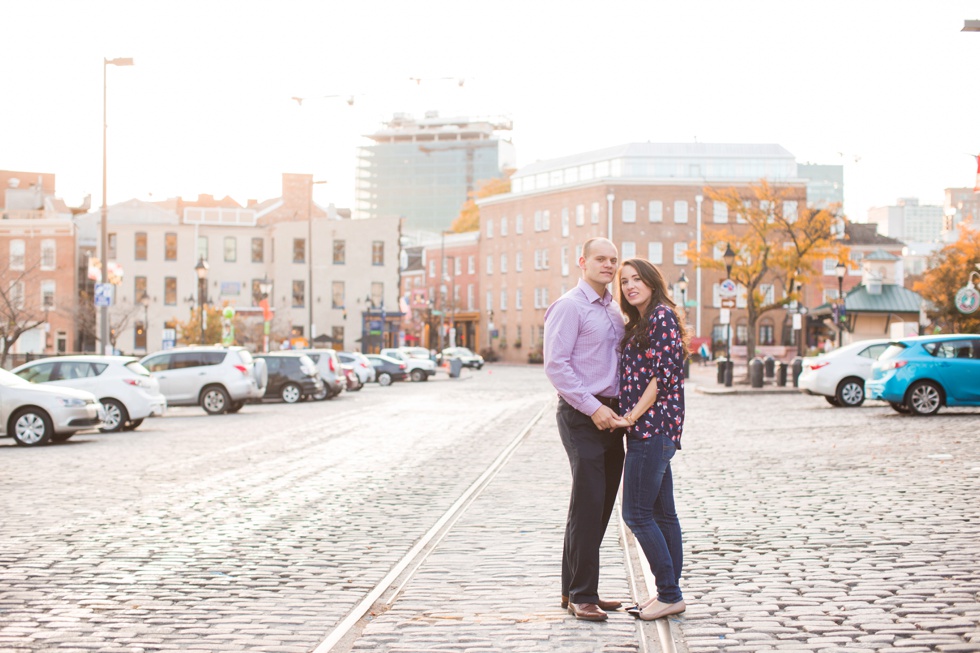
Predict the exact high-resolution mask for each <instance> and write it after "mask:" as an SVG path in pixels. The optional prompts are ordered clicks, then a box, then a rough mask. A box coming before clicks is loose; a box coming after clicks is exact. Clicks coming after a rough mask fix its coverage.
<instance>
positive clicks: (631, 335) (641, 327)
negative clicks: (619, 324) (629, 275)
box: [618, 258, 691, 358]
mask: <svg viewBox="0 0 980 653" xmlns="http://www.w3.org/2000/svg"><path fill="white" fill-rule="evenodd" d="M627 265H628V266H630V267H631V268H633V269H634V270H636V272H637V274H639V275H640V280H641V281H643V283H644V284H646V286H647V288H649V289H650V290H651V292H652V296H651V297H650V304H649V305H648V306H647V308H646V311H644V314H643V315H640V311H639V309H637V308H636V307H635V306H633V305H632V304H630V303H629V302H628V301H626V295H625V294H624V293H623V287H622V277H623V268H625V267H626V266H627ZM618 277H619V284H620V286H619V306H620V308H622V310H623V314H624V315H625V316H626V334H625V335H624V336H623V341H622V343H621V347H620V349H621V350H622V349H625V348H626V343H628V342H630V341H633V343H635V344H636V346H638V347H639V348H640V349H648V348H649V347H650V316H651V315H652V314H653V311H654V310H655V309H656V308H657V306H658V305H660V304H664V305H665V306H669V307H670V309H671V310H672V311H674V316H675V317H676V318H677V328H678V329H679V330H680V337H681V342H682V343H684V351H683V357H684V358H687V355H688V351H687V348H688V346H689V344H690V341H691V334H690V333H688V331H687V327H686V326H685V325H684V311H683V309H678V307H677V304H675V303H674V300H673V299H671V298H670V294H669V293H668V292H667V284H666V283H665V282H664V277H663V275H662V274H660V270H658V269H657V266H655V265H654V264H653V263H651V262H650V261H648V260H646V259H642V258H631V259H628V260H626V261H623V264H622V265H621V266H620V268H619V275H618Z"/></svg>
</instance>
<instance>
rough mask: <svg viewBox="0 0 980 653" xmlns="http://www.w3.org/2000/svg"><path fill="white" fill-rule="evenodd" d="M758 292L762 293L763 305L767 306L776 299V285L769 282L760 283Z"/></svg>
mask: <svg viewBox="0 0 980 653" xmlns="http://www.w3.org/2000/svg"><path fill="white" fill-rule="evenodd" d="M759 293H760V294H761V295H762V305H763V306H769V305H770V304H772V303H774V302H775V301H776V287H775V286H774V285H772V284H771V283H760V284H759Z"/></svg>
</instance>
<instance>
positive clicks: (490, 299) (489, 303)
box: [486, 290, 493, 311]
mask: <svg viewBox="0 0 980 653" xmlns="http://www.w3.org/2000/svg"><path fill="white" fill-rule="evenodd" d="M486 310H488V311H492V310H493V292H492V291H489V290H488V291H487V305H486Z"/></svg>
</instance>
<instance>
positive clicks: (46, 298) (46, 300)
mask: <svg viewBox="0 0 980 653" xmlns="http://www.w3.org/2000/svg"><path fill="white" fill-rule="evenodd" d="M54 289H55V285H54V281H50V280H49V281H42V282H41V309H42V310H45V311H50V310H51V309H53V308H54Z"/></svg>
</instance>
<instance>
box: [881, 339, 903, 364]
mask: <svg viewBox="0 0 980 653" xmlns="http://www.w3.org/2000/svg"><path fill="white" fill-rule="evenodd" d="M903 351H905V345H903V344H902V343H900V342H893V343H892V344H890V345H888V349H886V350H885V351H884V353H883V354H882V355H881V356H879V357H878V360H879V361H886V360H889V359H891V358H895V357H896V356H898V355H899V354H901V353H902V352H903Z"/></svg>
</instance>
